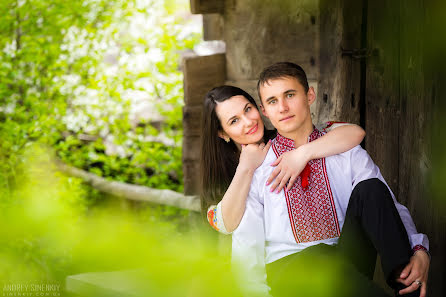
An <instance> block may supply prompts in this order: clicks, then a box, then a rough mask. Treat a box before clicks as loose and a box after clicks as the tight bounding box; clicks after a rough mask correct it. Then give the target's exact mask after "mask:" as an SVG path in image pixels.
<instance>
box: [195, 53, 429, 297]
mask: <svg viewBox="0 0 446 297" xmlns="http://www.w3.org/2000/svg"><path fill="white" fill-rule="evenodd" d="M257 90H258V92H259V96H260V100H261V104H262V106H261V109H262V112H263V114H264V115H265V116H266V117H268V118H269V119H270V121H271V123H272V124H273V126H274V127H275V128H276V129H277V131H269V130H266V129H265V128H264V126H263V122H262V120H261V117H260V114H259V111H258V109H257V106H256V103H255V101H254V100H253V98H252V97H251V96H250V95H249V94H247V93H246V92H244V91H243V90H241V89H239V88H235V87H231V86H222V87H217V88H214V89H212V90H211V91H210V92H209V93H208V94H207V95H206V97H205V101H204V110H203V134H202V182H203V183H202V188H203V195H202V208H203V209H204V210H206V209H208V207H209V209H208V212H207V215H208V220H209V221H210V224H211V225H212V226H213V227H214V228H215V229H217V230H219V231H220V232H222V233H231V232H232V257H233V260H234V261H236V262H238V263H239V264H240V265H241V269H242V274H241V276H240V277H241V278H243V279H244V282H245V287H246V288H247V289H248V292H249V294H251V295H256V294H260V295H267V294H268V292H269V293H270V294H272V295H273V296H299V295H309V296H312V295H316V294H313V293H315V292H316V291H317V290H320V287H324V288H328V289H329V290H330V291H329V293H323V294H322V295H324V296H385V294H384V293H383V292H382V290H381V289H379V288H378V287H376V286H375V285H374V283H373V282H372V281H371V278H372V277H373V270H374V264H375V260H376V254H377V253H378V254H379V255H380V257H381V261H382V268H383V271H384V274H385V277H386V279H387V282H388V283H389V285H390V286H391V287H392V288H393V289H394V290H395V294H396V295H399V294H401V295H402V296H421V297H424V296H425V294H426V282H427V275H428V269H429V263H430V258H429V254H428V245H429V243H428V239H427V237H426V235H424V234H420V233H417V231H416V228H415V225H414V223H413V221H412V218H411V216H410V214H409V212H408V210H407V209H406V208H405V207H404V206H402V205H401V204H399V203H397V202H396V200H395V198H394V195H393V194H392V192H391V191H390V189H389V188H388V186H387V184H386V183H385V181H384V179H383V177H382V175H381V173H380V171H379V169H378V167H377V166H376V165H375V164H374V163H373V161H372V160H371V158H370V157H369V155H368V154H367V152H366V151H364V150H363V149H362V148H361V147H360V146H358V144H359V143H360V142H361V141H362V138H363V137H364V133H363V131H362V129H360V128H359V127H357V126H355V125H342V126H340V127H339V125H338V127H337V128H336V129H334V128H335V127H333V126H331V127H329V128H331V129H332V130H331V131H329V132H328V129H327V128H325V129H322V130H319V129H317V128H315V127H314V126H313V124H312V121H311V115H310V105H311V104H312V103H313V102H314V100H315V98H316V95H315V93H314V90H313V88H310V87H309V86H308V82H307V78H306V75H305V72H304V71H303V69H302V68H301V67H300V66H298V65H296V64H293V63H288V62H284V63H276V64H274V65H272V66H270V67H267V68H266V69H265V70H264V71H263V72H262V73H261V75H260V79H259V82H258V85H257ZM327 126H330V125H327ZM326 132H328V133H326ZM264 143H266V145H265V144H264ZM220 200H221V201H220ZM217 203H218V204H217ZM215 204H216V205H215ZM265 271H266V277H265ZM327 271H332V272H334V273H336V274H338V275H331V274H330V273H327ZM334 273H333V274H334ZM339 274H342V275H341V276H340V275H339ZM321 275H323V276H324V278H323V279H322V281H323V282H319V283H318V281H317V278H318V277H320V276H321ZM303 276H305V277H303ZM307 276H310V278H311V279H312V280H313V281H308V279H307V278H306V277H307ZM315 284H320V285H318V287H316V285H315ZM306 292H307V293H308V294H305V293H306Z"/></svg>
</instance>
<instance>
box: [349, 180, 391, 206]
mask: <svg viewBox="0 0 446 297" xmlns="http://www.w3.org/2000/svg"><path fill="white" fill-rule="evenodd" d="M352 194H353V195H355V196H357V197H358V198H360V199H363V200H364V202H365V203H366V204H370V203H373V204H389V203H393V201H392V196H391V194H390V191H389V189H388V188H387V186H386V185H385V184H384V183H383V182H382V181H381V180H380V179H378V178H371V179H366V180H363V181H361V182H359V183H358V184H357V185H356V186H355V188H354V189H353V193H352Z"/></svg>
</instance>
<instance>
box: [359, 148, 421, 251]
mask: <svg viewBox="0 0 446 297" xmlns="http://www.w3.org/2000/svg"><path fill="white" fill-rule="evenodd" d="M350 162H351V167H352V180H353V182H352V184H353V185H352V188H354V187H355V186H356V185H357V184H358V183H359V182H361V181H363V180H366V179H370V178H378V179H379V180H381V181H382V182H383V183H384V184H385V185H386V186H387V188H388V189H389V191H390V194H391V195H392V199H393V202H394V203H395V206H396V209H397V210H398V213H399V214H400V217H401V220H402V222H403V224H404V227H405V228H406V232H407V234H408V236H409V242H410V244H411V247H412V249H413V248H414V247H416V246H418V245H421V246H423V247H425V248H426V249H427V250H429V240H428V238H427V236H426V234H422V233H418V232H417V229H416V227H415V224H414V222H413V220H412V217H411V216H410V213H409V210H408V209H407V208H406V207H405V206H403V205H402V204H400V203H398V202H397V201H396V199H395V195H394V194H393V192H392V190H391V189H390V187H389V185H387V183H386V181H385V180H384V177H383V176H382V175H381V172H380V170H379V168H378V166H376V165H375V163H374V162H373V160H372V158H371V157H370V156H369V154H368V153H367V152H366V151H365V150H364V149H363V148H361V146H359V145H358V146H356V147H355V148H353V149H352V155H351V160H350Z"/></svg>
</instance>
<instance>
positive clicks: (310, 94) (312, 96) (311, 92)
mask: <svg viewBox="0 0 446 297" xmlns="http://www.w3.org/2000/svg"><path fill="white" fill-rule="evenodd" d="M307 98H308V105H311V104H313V102H314V101H316V93H315V92H314V88H313V87H309V88H308V92H307Z"/></svg>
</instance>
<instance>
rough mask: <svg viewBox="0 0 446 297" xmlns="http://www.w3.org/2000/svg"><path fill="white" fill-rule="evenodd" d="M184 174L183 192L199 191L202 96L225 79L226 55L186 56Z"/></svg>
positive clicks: (184, 70) (184, 63) (197, 192)
mask: <svg viewBox="0 0 446 297" xmlns="http://www.w3.org/2000/svg"><path fill="white" fill-rule="evenodd" d="M183 72H184V102H185V106H184V108H183V127H184V129H183V133H184V135H183V173H184V193H185V194H186V195H189V194H199V186H200V180H199V177H200V174H199V173H200V150H201V147H200V131H201V112H202V104H203V98H204V96H205V95H206V93H207V92H208V91H209V90H210V89H212V88H213V87H216V86H219V85H223V84H224V82H225V79H226V65H225V55H224V54H216V55H210V56H196V55H195V56H189V57H185V58H184V59H183Z"/></svg>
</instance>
